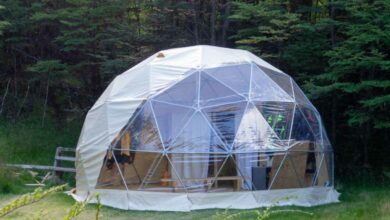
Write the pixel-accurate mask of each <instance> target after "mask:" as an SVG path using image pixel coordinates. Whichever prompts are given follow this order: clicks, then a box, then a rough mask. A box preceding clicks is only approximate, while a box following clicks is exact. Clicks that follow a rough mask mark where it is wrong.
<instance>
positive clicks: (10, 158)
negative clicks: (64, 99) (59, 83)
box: [0, 113, 81, 165]
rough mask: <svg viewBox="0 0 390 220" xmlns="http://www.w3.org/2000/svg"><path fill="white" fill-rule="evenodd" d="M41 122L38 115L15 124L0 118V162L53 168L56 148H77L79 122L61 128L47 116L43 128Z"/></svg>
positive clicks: (33, 114) (74, 121)
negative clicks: (59, 146)
mask: <svg viewBox="0 0 390 220" xmlns="http://www.w3.org/2000/svg"><path fill="white" fill-rule="evenodd" d="M41 120H42V119H41V115H40V113H39V114H38V113H32V114H30V115H29V116H27V117H25V118H21V119H19V120H18V121H17V122H15V123H12V122H10V121H9V120H5V119H1V118H0V162H1V161H3V162H6V163H21V164H39V165H52V164H53V160H54V154H55V149H56V146H57V145H61V146H64V147H75V146H76V143H77V139H78V136H79V134H80V128H81V123H80V121H81V120H75V119H74V120H72V121H69V122H68V123H67V124H66V125H63V124H58V122H55V121H54V120H53V119H52V117H50V115H49V116H47V117H46V119H45V124H44V126H42V121H41ZM62 123H64V122H62Z"/></svg>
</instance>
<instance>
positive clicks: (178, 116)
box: [152, 101, 195, 146]
mask: <svg viewBox="0 0 390 220" xmlns="http://www.w3.org/2000/svg"><path fill="white" fill-rule="evenodd" d="M152 106H153V110H154V114H155V116H156V120H157V124H158V128H159V132H160V134H161V139H162V141H163V143H164V145H165V146H167V145H168V144H169V143H170V142H172V140H173V139H174V138H175V137H176V136H177V135H178V134H179V132H180V131H181V130H182V129H183V127H184V125H185V124H186V123H187V122H188V120H190V118H191V116H192V115H193V114H194V112H195V110H194V109H193V108H189V107H183V106H179V105H173V104H168V103H165V102H158V101H152Z"/></svg>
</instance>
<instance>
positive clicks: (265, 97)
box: [250, 65, 294, 102]
mask: <svg viewBox="0 0 390 220" xmlns="http://www.w3.org/2000/svg"><path fill="white" fill-rule="evenodd" d="M277 79H278V78H277ZM282 79H284V78H282ZM283 82H284V81H283ZM250 98H251V100H254V101H280V102H294V99H293V98H292V96H290V95H289V94H288V93H287V92H286V91H285V90H284V89H283V88H282V87H281V86H280V85H278V84H277V83H276V82H275V81H273V80H272V79H271V78H270V77H269V76H268V75H267V74H265V73H264V72H263V71H262V70H261V69H260V68H259V67H258V66H257V65H253V70H252V80H251V93H250Z"/></svg>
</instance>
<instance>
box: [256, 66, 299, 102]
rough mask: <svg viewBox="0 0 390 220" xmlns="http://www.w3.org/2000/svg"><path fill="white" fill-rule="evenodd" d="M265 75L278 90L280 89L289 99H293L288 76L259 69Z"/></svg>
mask: <svg viewBox="0 0 390 220" xmlns="http://www.w3.org/2000/svg"><path fill="white" fill-rule="evenodd" d="M259 68H260V69H261V70H262V71H263V72H264V73H265V74H267V75H268V76H269V77H270V78H271V79H272V80H273V81H274V82H275V83H276V84H278V86H279V87H280V88H282V89H283V90H284V91H285V92H286V93H287V94H288V95H289V96H290V97H294V92H293V86H292V84H291V82H292V80H291V78H290V77H289V76H287V75H285V74H283V73H279V72H275V71H273V70H270V69H267V68H264V67H259Z"/></svg>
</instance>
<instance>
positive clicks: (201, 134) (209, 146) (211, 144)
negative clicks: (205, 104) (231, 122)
mask: <svg viewBox="0 0 390 220" xmlns="http://www.w3.org/2000/svg"><path fill="white" fill-rule="evenodd" d="M180 127H181V130H180V132H179V133H178V135H177V136H176V138H175V139H174V140H172V142H171V143H170V144H169V146H167V150H168V151H169V152H172V153H173V152H182V153H189V152H192V153H209V152H226V150H227V149H226V146H225V144H224V143H223V141H222V140H221V138H220V137H219V136H218V135H217V133H216V132H215V130H214V128H213V127H212V126H211V125H210V122H209V121H208V120H207V118H206V116H205V115H203V114H202V113H201V112H196V113H195V114H193V115H192V116H191V118H190V119H189V121H188V122H187V123H186V124H183V125H180Z"/></svg>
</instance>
